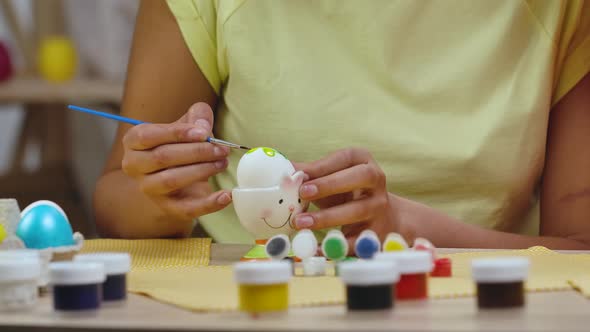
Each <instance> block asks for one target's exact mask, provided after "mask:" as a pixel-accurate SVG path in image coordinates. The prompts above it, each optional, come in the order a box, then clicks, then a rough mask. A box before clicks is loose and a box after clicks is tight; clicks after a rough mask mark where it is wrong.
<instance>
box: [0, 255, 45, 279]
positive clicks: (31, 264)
mask: <svg viewBox="0 0 590 332" xmlns="http://www.w3.org/2000/svg"><path fill="white" fill-rule="evenodd" d="M40 276H41V264H40V261H39V259H34V258H33V259H31V258H0V282H6V281H21V280H37V279H38V278H39V277H40Z"/></svg>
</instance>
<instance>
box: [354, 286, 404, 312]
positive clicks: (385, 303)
mask: <svg viewBox="0 0 590 332" xmlns="http://www.w3.org/2000/svg"><path fill="white" fill-rule="evenodd" d="M394 292H395V289H394V288H393V286H392V285H375V286H353V285H350V286H348V287H346V298H347V306H348V310H381V309H390V308H392V307H393V305H394Z"/></svg>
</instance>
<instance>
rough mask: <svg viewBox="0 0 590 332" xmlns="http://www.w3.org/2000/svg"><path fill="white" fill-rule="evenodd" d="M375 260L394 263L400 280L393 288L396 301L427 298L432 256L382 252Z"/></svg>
mask: <svg viewBox="0 0 590 332" xmlns="http://www.w3.org/2000/svg"><path fill="white" fill-rule="evenodd" d="M375 259H377V260H388V261H393V262H395V263H396V265H397V268H398V271H399V273H400V279H399V281H398V283H397V285H396V287H395V296H396V299H398V300H422V299H426V298H428V274H429V273H430V271H432V267H433V265H432V256H431V255H430V254H429V253H428V252H425V251H415V250H405V251H397V252H382V253H379V254H378V255H376V256H375Z"/></svg>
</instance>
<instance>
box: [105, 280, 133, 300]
mask: <svg viewBox="0 0 590 332" xmlns="http://www.w3.org/2000/svg"><path fill="white" fill-rule="evenodd" d="M102 295H103V296H102V297H103V299H104V300H105V301H119V300H124V299H125V298H127V276H126V275H125V274H114V275H109V276H107V280H106V281H105V282H104V284H103V286H102Z"/></svg>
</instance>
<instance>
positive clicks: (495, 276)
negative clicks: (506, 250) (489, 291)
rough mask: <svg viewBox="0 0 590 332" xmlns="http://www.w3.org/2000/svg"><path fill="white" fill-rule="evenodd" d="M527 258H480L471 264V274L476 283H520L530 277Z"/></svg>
mask: <svg viewBox="0 0 590 332" xmlns="http://www.w3.org/2000/svg"><path fill="white" fill-rule="evenodd" d="M529 265H530V262H529V259H528V258H526V257H497V258H479V259H474V260H473V261H472V262H471V273H472V276H473V279H474V280H475V281H476V282H481V283H494V282H518V281H523V280H524V279H526V278H527V276H528V270H529Z"/></svg>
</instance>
